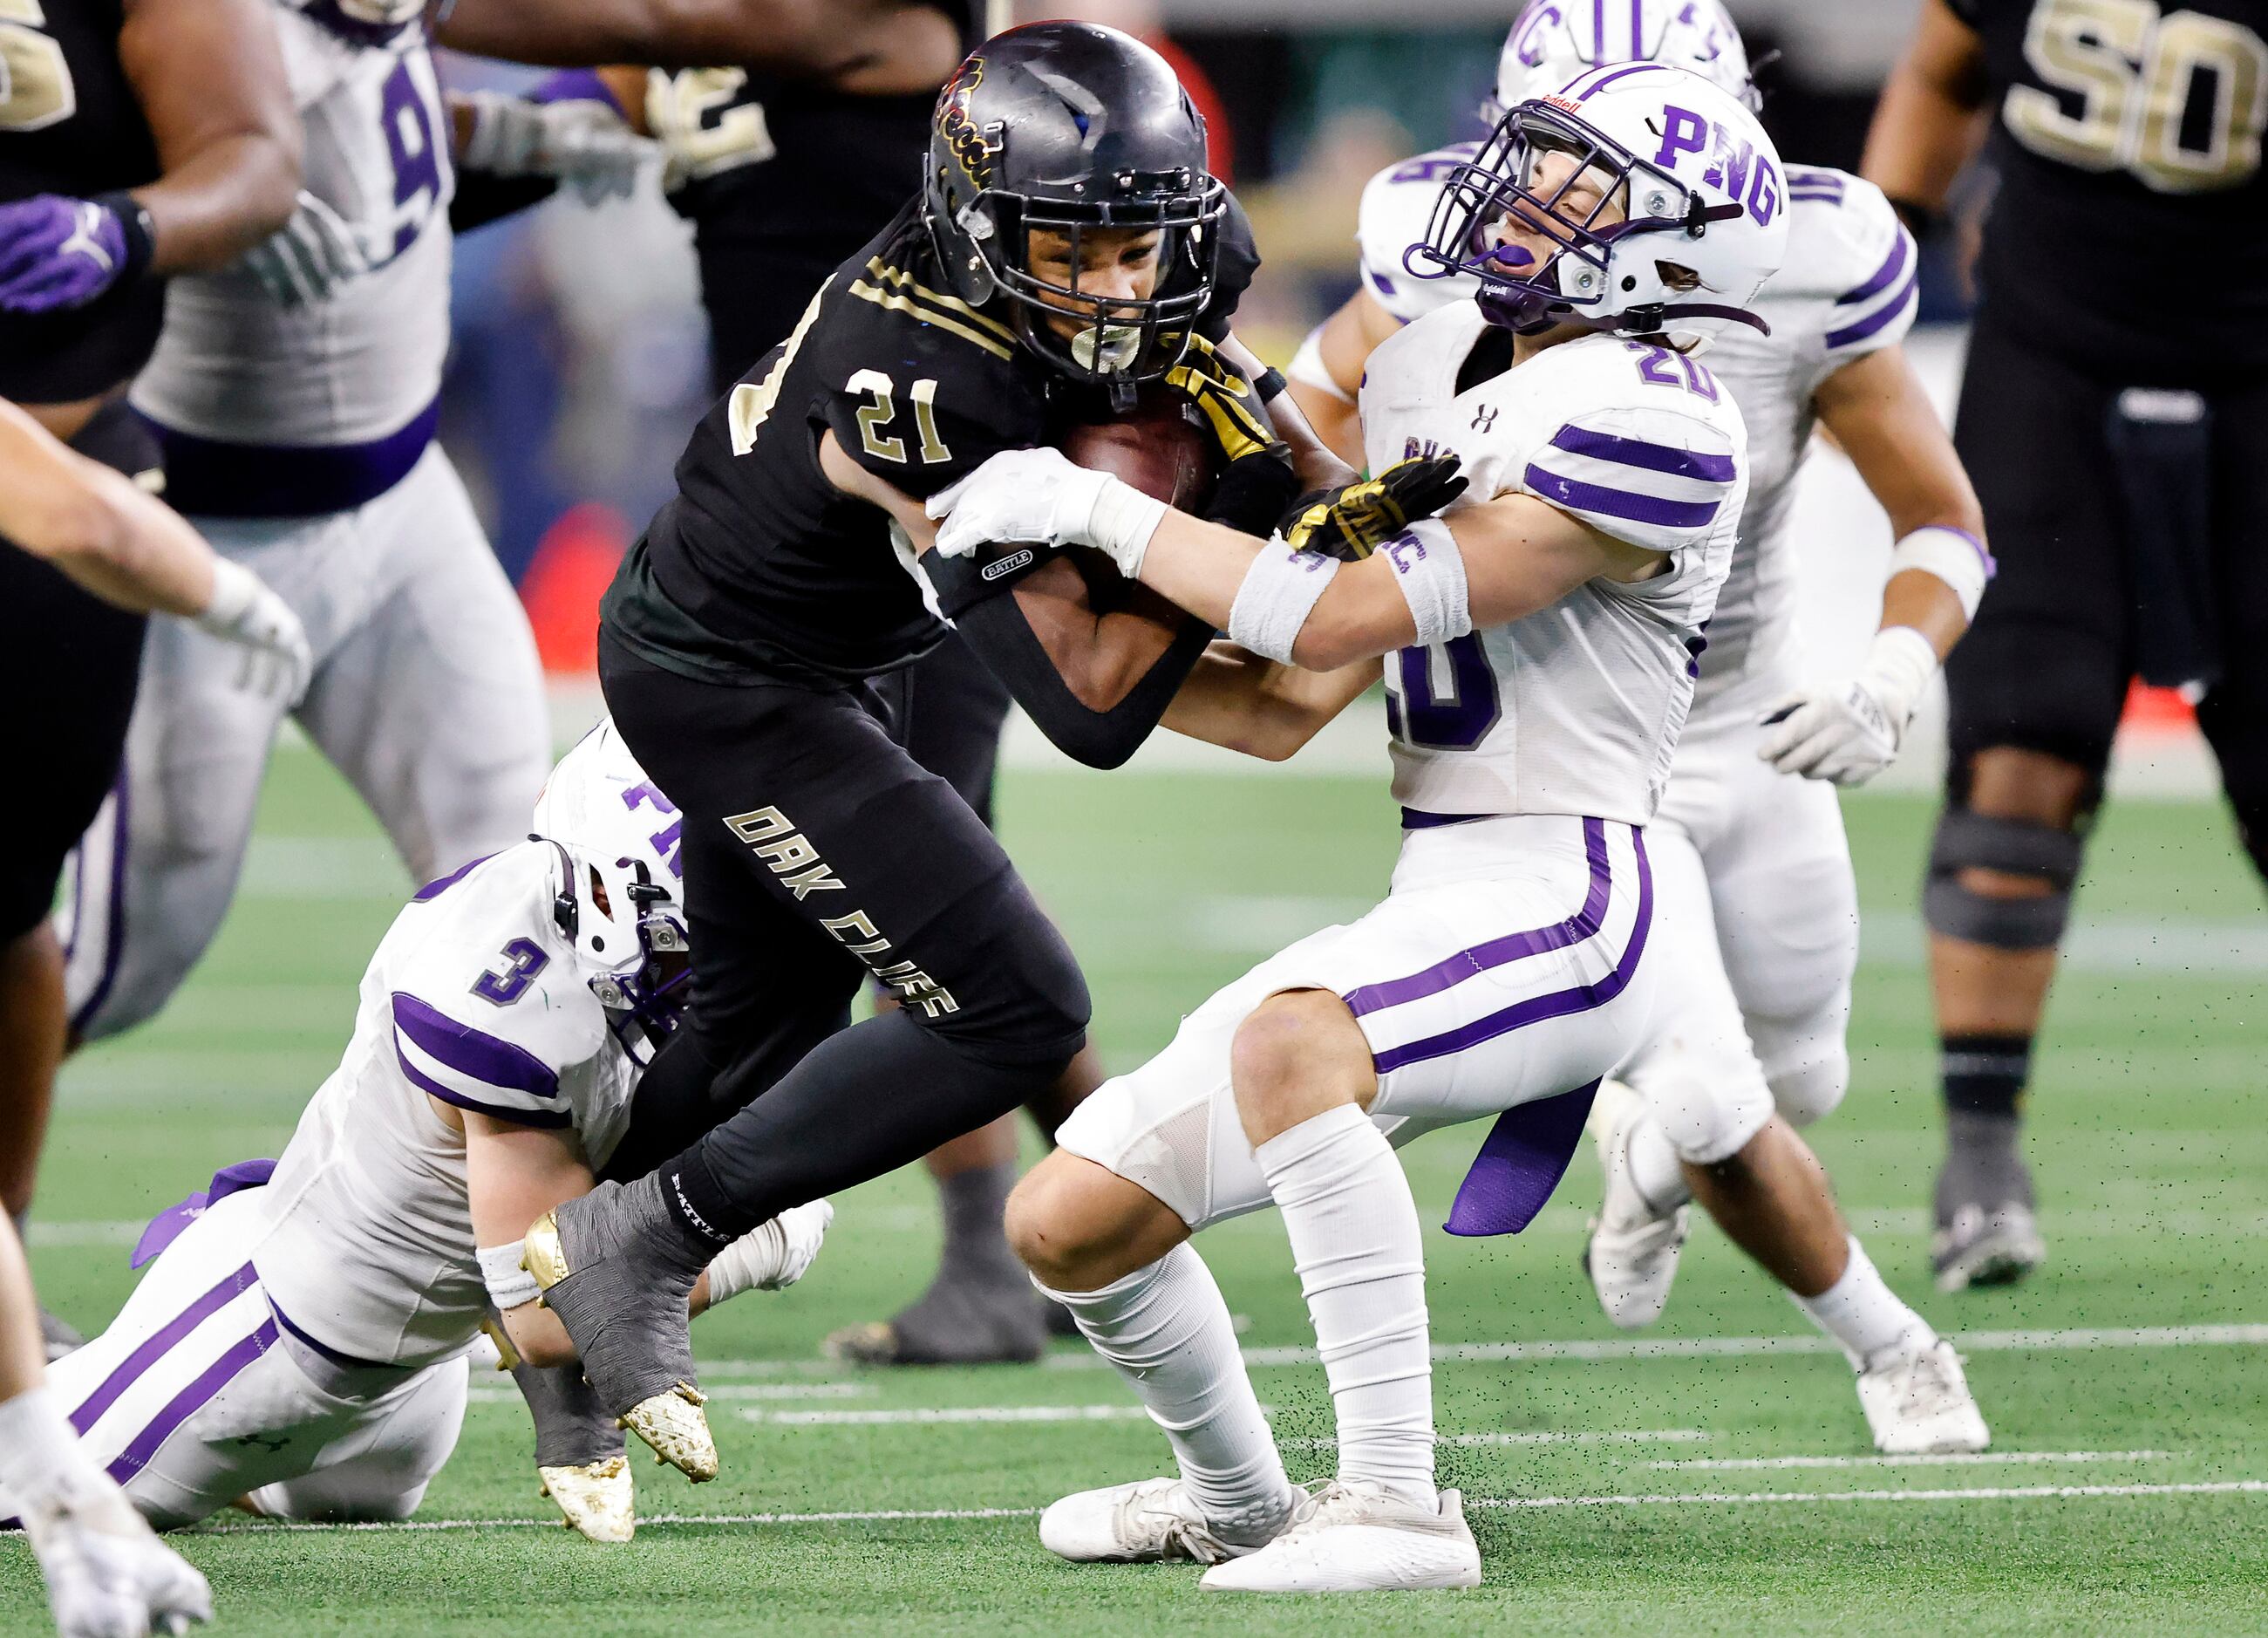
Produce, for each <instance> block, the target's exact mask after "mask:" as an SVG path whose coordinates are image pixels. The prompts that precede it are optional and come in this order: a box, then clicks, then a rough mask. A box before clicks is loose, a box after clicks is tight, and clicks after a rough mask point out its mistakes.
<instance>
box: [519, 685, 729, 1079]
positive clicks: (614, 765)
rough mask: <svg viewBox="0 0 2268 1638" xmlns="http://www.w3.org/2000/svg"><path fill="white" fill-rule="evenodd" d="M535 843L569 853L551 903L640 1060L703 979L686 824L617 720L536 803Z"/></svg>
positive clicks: (594, 735) (594, 988)
mask: <svg viewBox="0 0 2268 1638" xmlns="http://www.w3.org/2000/svg"><path fill="white" fill-rule="evenodd" d="M534 823H535V836H536V839H538V840H541V841H547V842H549V843H551V844H552V845H555V846H556V847H557V848H558V850H559V856H560V875H561V881H560V885H559V889H558V892H557V894H556V896H555V897H554V899H553V901H552V916H553V919H555V920H556V922H557V923H558V925H559V928H560V931H561V932H563V933H566V934H567V936H568V937H569V938H571V939H572V940H573V941H574V943H575V954H576V957H577V960H578V963H579V964H580V965H581V967H582V970H583V973H584V977H585V980H586V981H587V982H588V983H589V985H590V986H591V992H592V993H593V995H595V996H597V997H598V998H599V1000H600V1004H601V1005H603V1006H604V1007H606V1009H607V1014H608V1022H610V1023H612V1024H613V1026H614V1029H615V1034H616V1035H617V1036H618V1037H621V1039H622V1044H623V1045H624V1046H625V1047H626V1048H628V1049H629V1050H630V1054H631V1056H632V1057H633V1058H637V1059H640V1061H644V1058H643V1055H642V1049H644V1050H650V1049H652V1047H653V1046H655V1045H657V1044H659V1039H660V1037H663V1036H666V1035H667V1034H668V1033H669V1032H670V1031H671V1030H672V1029H675V1028H676V1027H677V1018H678V1015H679V1013H680V1012H681V1010H682V1009H683V1007H684V1005H685V1000H686V987H687V979H688V978H689V975H690V972H691V969H692V956H691V950H692V944H691V941H690V940H689V937H688V933H687V925H686V919H685V911H684V894H685V885H684V865H683V845H682V844H683V838H684V829H685V826H684V820H683V818H682V817H681V815H679V813H678V811H677V808H676V806H675V804H674V803H673V802H671V801H670V800H669V799H668V798H667V797H666V796H664V795H663V794H662V793H661V787H660V786H657V785H656V784H654V782H653V781H652V779H649V778H647V777H646V775H645V771H644V769H643V768H641V767H639V766H638V764H637V758H636V757H634V756H631V755H630V747H628V746H627V745H625V744H623V742H622V734H620V733H619V732H618V731H617V730H616V729H615V725H614V722H613V720H612V719H608V720H606V721H602V722H600V724H599V726H598V727H595V728H593V729H592V730H591V731H590V732H589V733H588V734H585V735H584V736H583V738H582V740H581V741H580V742H578V744H577V745H576V747H575V749H572V750H571V751H569V752H568V753H567V754H566V756H563V757H561V758H560V760H559V765H558V766H557V767H556V768H554V769H553V770H552V771H551V778H549V780H548V781H547V782H546V783H545V785H544V786H543V794H542V795H541V796H539V797H538V798H536V801H535V817H534Z"/></svg>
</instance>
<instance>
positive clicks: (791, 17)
mask: <svg viewBox="0 0 2268 1638" xmlns="http://www.w3.org/2000/svg"><path fill="white" fill-rule="evenodd" d="M436 37H437V38H438V39H439V41H441V43H442V44H444V45H446V46H450V47H453V48H456V49H458V50H460V51H470V52H474V53H477V54H478V55H482V56H493V57H504V58H508V59H510V60H512V61H513V62H519V63H541V64H544V65H547V66H550V67H558V68H580V67H591V68H595V67H600V66H602V65H604V64H608V63H652V64H655V65H656V66H659V67H665V68H750V69H761V70H766V71H768V72H772V73H778V74H787V75H792V76H795V77H799V78H806V79H811V80H815V81H818V82H820V83H822V84H827V85H835V86H836V87H838V88H840V89H843V90H846V91H851V92H860V93H863V94H868V95H885V94H889V93H892V92H904V93H912V92H921V91H925V90H929V89H932V88H933V87H935V86H937V85H940V84H942V83H943V82H944V80H945V77H946V76H947V75H948V74H950V73H951V72H952V71H953V68H954V64H955V63H958V62H959V61H960V60H961V41H960V38H959V35H958V34H957V33H955V31H954V27H953V25H952V24H951V22H950V21H949V20H947V18H946V17H945V15H944V14H943V13H942V12H940V11H934V10H932V9H931V8H930V7H929V6H927V5H919V4H916V5H908V4H903V0H458V4H457V5H456V6H455V8H454V9H453V11H450V12H449V14H448V16H447V18H446V20H445V21H443V22H442V23H441V25H440V26H439V27H438V30H437V31H436Z"/></svg>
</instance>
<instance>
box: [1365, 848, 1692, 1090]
mask: <svg viewBox="0 0 2268 1638" xmlns="http://www.w3.org/2000/svg"><path fill="white" fill-rule="evenodd" d="M1584 823H1585V824H1586V825H1589V824H1594V823H1597V822H1596V821H1595V820H1586V821H1585V822H1584ZM1631 846H1632V847H1633V849H1634V850H1635V851H1636V852H1637V854H1638V919H1637V920H1636V922H1635V923H1634V924H1633V925H1632V926H1631V941H1630V943H1629V945H1628V946H1627V947H1625V948H1624V950H1623V954H1622V959H1621V960H1620V961H1618V962H1616V963H1615V965H1614V968H1613V970H1611V971H1609V973H1608V974H1607V975H1606V976H1605V977H1604V978H1601V979H1599V980H1598V981H1597V982H1596V983H1595V984H1579V985H1573V986H1572V987H1571V988H1569V989H1565V990H1555V991H1553V992H1551V993H1550V994H1549V995H1535V996H1530V997H1529V998H1528V1000H1524V1001H1517V1002H1514V1003H1513V1005H1512V1006H1510V1007H1505V1008H1503V1009H1501V1010H1500V1011H1498V1012H1493V1013H1491V1014H1489V1015H1487V1016H1486V1017H1484V1018H1476V1019H1474V1020H1473V1021H1472V1022H1470V1023H1465V1024H1460V1025H1458V1026H1457V1028H1455V1029H1447V1030H1444V1031H1443V1032H1442V1033H1440V1035H1435V1036H1428V1037H1425V1039H1424V1040H1422V1041H1411V1042H1409V1043H1407V1044H1404V1045H1402V1046H1396V1047H1389V1048H1388V1049H1387V1050H1386V1051H1382V1052H1380V1053H1378V1054H1376V1055H1375V1057H1374V1058H1373V1064H1374V1065H1375V1066H1376V1068H1377V1071H1378V1073H1379V1074H1381V1075H1383V1074H1391V1073H1392V1072H1393V1071H1395V1070H1396V1069H1401V1068H1403V1067H1405V1066H1408V1065H1410V1064H1418V1063H1423V1062H1425V1060H1426V1059H1432V1058H1447V1057H1448V1056H1450V1055H1451V1054H1452V1053H1455V1052H1462V1051H1469V1050H1470V1049H1471V1048H1473V1047H1476V1046H1478V1045H1480V1044H1482V1043H1483V1042H1484V1041H1493V1040H1495V1039H1496V1038H1497V1037H1499V1036H1500V1035H1509V1034H1511V1033H1512V1031H1513V1030H1514V1029H1524V1028H1526V1027H1527V1026H1528V1025H1529V1024H1532V1023H1541V1022H1543V1021H1544V1020H1545V1019H1547V1018H1565V1017H1568V1016H1571V1015H1573V1014H1576V1013H1585V1012H1589V1011H1590V1010H1591V1009H1592V1008H1593V1007H1604V1006H1605V1005H1606V1004H1607V1003H1608V1002H1609V1001H1611V1000H1614V999H1615V997H1616V996H1617V995H1620V994H1621V993H1622V992H1624V990H1626V989H1628V988H1629V987H1630V981H1631V977H1632V976H1633V975H1634V974H1635V973H1636V972H1637V971H1638V961H1639V958H1640V957H1641V956H1644V955H1645V954H1646V933H1647V932H1648V930H1649V929H1650V928H1651V926H1653V868H1652V867H1650V866H1649V865H1648V864H1647V863H1646V837H1645V834H1644V833H1643V832H1641V831H1638V830H1633V831H1631ZM1561 925H1562V926H1565V925H1566V924H1565V923H1563V924H1561ZM1348 1005H1349V1006H1350V1007H1354V1004H1353V1002H1352V1001H1351V1000H1350V1001H1349V1002H1348ZM1362 1010H1363V1009H1362V1008H1361V1007H1354V1011H1355V1012H1356V1013H1357V1014H1359V1013H1361V1012H1362Z"/></svg>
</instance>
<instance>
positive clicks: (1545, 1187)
mask: <svg viewBox="0 0 2268 1638" xmlns="http://www.w3.org/2000/svg"><path fill="white" fill-rule="evenodd" d="M1598 1090H1599V1083H1598V1082H1597V1081H1592V1082H1591V1084H1590V1085H1588V1086H1587V1087H1577V1088H1575V1089H1574V1090H1573V1091H1572V1092H1562V1093H1560V1094H1559V1095H1558V1096H1557V1097H1547V1098H1539V1099H1537V1100H1536V1101H1535V1103H1522V1104H1520V1105H1519V1106H1518V1107H1516V1108H1513V1109H1508V1110H1505V1111H1504V1113H1503V1114H1501V1115H1499V1116H1498V1117H1497V1118H1496V1125H1494V1126H1492V1127H1491V1128H1490V1129H1489V1134H1488V1140H1487V1141H1486V1142H1484V1143H1483V1144H1482V1145H1481V1152H1480V1153H1479V1154H1478V1155H1475V1156H1473V1169H1471V1170H1470V1171H1469V1172H1467V1173H1466V1174H1465V1180H1464V1182H1463V1183H1462V1184H1460V1185H1459V1187H1458V1189H1457V1200H1456V1204H1455V1205H1454V1206H1450V1207H1449V1221H1447V1222H1446V1223H1443V1224H1442V1225H1441V1226H1442V1228H1446V1229H1447V1230H1448V1231H1449V1232H1450V1233H1451V1234H1461V1235H1471V1236H1482V1235H1491V1234H1518V1233H1519V1232H1520V1231H1521V1229H1523V1228H1527V1227H1528V1224H1530V1223H1532V1222H1534V1221H1535V1214H1536V1213H1538V1212H1540V1211H1542V1210H1543V1203H1544V1202H1545V1201H1546V1200H1548V1199H1550V1198H1551V1191H1552V1190H1554V1189H1556V1188H1557V1187H1558V1186H1559V1179H1560V1178H1562V1177H1565V1176H1566V1175H1567V1162H1570V1161H1572V1160H1573V1159H1574V1158H1575V1150H1576V1149H1577V1148H1578V1147H1580V1145H1581V1143H1582V1141H1583V1123H1584V1122H1585V1121H1587V1120H1588V1119H1589V1118H1591V1100H1592V1099H1593V1098H1594V1097H1595V1096H1597V1095H1598Z"/></svg>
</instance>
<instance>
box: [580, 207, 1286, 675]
mask: <svg viewBox="0 0 2268 1638" xmlns="http://www.w3.org/2000/svg"><path fill="white" fill-rule="evenodd" d="M1258 262H1259V258H1258V256H1257V255H1256V254H1255V253H1254V251H1253V248H1252V237H1251V230H1250V227H1249V225H1248V224H1247V223H1246V221H1245V219H1244V217H1243V214H1242V212H1241V210H1236V209H1234V208H1233V207H1232V209H1231V212H1230V217H1229V219H1228V221H1227V223H1226V226H1225V229H1224V232H1223V237H1222V246H1221V255H1220V265H1219V275H1218V283H1217V285H1216V289H1215V293H1214V296H1213V300H1212V305H1211V307H1209V308H1208V309H1207V312H1206V315H1205V317H1204V319H1203V320H1202V321H1200V322H1199V324H1198V327H1197V328H1199V329H1200V330H1201V331H1203V332H1204V333H1205V334H1206V335H1208V336H1212V337H1213V338H1215V339H1219V337H1220V336H1225V335H1226V333H1227V329H1228V322H1229V318H1230V315H1231V314H1233V312H1234V310H1235V306H1236V303H1237V300H1238V299H1239V298H1240V297H1241V295H1242V293H1243V291H1244V289H1245V287H1246V286H1247V285H1248V284H1249V283H1250V282H1251V277H1252V274H1253V271H1254V269H1256V267H1257V266H1258ZM949 288H950V287H949V285H948V284H947V283H946V279H945V277H944V276H943V274H942V272H941V271H940V270H939V267H938V265H937V258H936V254H935V252H934V249H933V247H932V244H931V240H930V236H929V233H928V232H927V230H926V229H925V228H924V226H923V225H922V221H921V216H920V212H919V210H918V208H917V202H909V203H908V204H907V205H906V207H905V209H903V210H901V211H900V212H899V213H898V216H897V218H895V220H894V221H893V222H892V223H891V224H890V225H889V226H888V227H887V228H886V229H885V230H884V231H883V232H882V233H881V234H880V236H879V237H878V238H876V239H875V240H873V242H872V243H870V244H869V245H867V246H866V247H865V248H863V249H861V250H860V251H858V253H857V254H856V255H853V256H852V257H851V259H850V260H849V261H848V262H844V263H843V265H842V267H840V268H839V269H836V273H835V276H834V277H832V278H830V279H829V280H828V282H827V284H825V285H824V286H823V287H821V290H820V291H819V293H818V295H817V296H816V297H814V299H812V301H811V303H810V305H809V306H806V308H805V309H804V311H803V314H802V317H801V318H800V319H799V321H797V324H796V327H795V330H794V333H793V334H792V335H791V336H789V337H788V338H787V340H786V341H785V342H784V343H781V344H780V345H779V346H777V347H776V348H774V349H773V350H771V351H770V352H769V353H767V354H766V355H765V356H764V357H763V358H760V359H759V360H757V362H756V364H755V366H754V367H753V368H751V369H750V370H749V371H748V373H747V374H746V375H744V376H742V377H741V378H740V381H739V382H738V383H737V384H736V385H735V386H734V387H733V388H732V390H731V391H730V392H728V393H727V394H725V397H724V398H723V399H722V400H721V401H720V402H718V403H717V404H716V405H715V407H713V408H712V409H711V410H710V412H709V413H708V415H707V416H705V417H703V419H702V422H701V424H700V425H699V427H698V428H696V430H695V432H694V434H693V439H692V441H691V442H690V443H689V445H687V446H686V450H685V454H683V455H682V456H681V457H680V459H679V461H678V463H677V485H678V492H677V495H676V496H675V498H673V499H672V500H670V501H669V502H668V503H667V504H666V505H664V506H663V507H662V509H661V510H660V511H659V513H656V514H655V515H654V519H653V521H652V523H651V524H650V525H648V526H647V528H646V532H645V535H644V538H643V539H642V540H640V541H639V542H638V544H637V547H636V548H634V549H633V550H632V551H631V552H630V556H629V557H628V558H627V559H625V561H624V563H623V565H622V571H621V572H620V573H619V574H617V575H616V577H615V583H614V586H613V587H611V588H610V589H609V591H608V594H607V600H606V603H605V605H604V609H603V617H604V620H605V623H606V625H607V627H608V630H609V631H611V632H612V633H613V634H614V635H615V637H616V638H619V639H620V640H621V641H622V643H623V644H625V645H626V646H628V647H630V649H631V650H632V651H633V652H635V653H638V654H639V655H641V656H642V657H644V659H646V660H649V661H650V662H651V663H652V664H655V665H659V666H662V667H665V668H667V669H670V670H673V671H679V672H681V673H684V674H686V675H695V676H734V675H748V674H751V673H754V674H756V675H773V676H785V677H790V678H799V679H813V680H823V681H833V682H842V681H851V680H855V679H857V678H860V677H865V676H873V675H878V674H880V673H882V672H887V671H892V670H895V669H897V668H900V667H902V666H906V665H909V664H911V663H912V662H913V661H914V660H918V659H919V658H920V657H921V656H922V655H923V654H924V653H927V652H928V651H929V650H930V649H931V648H932V647H934V646H936V644H937V643H938V641H939V639H940V638H942V637H943V635H944V631H945V628H944V626H943V624H942V623H941V622H940V621H939V619H938V618H937V616H935V615H934V614H933V613H932V612H931V611H930V609H928V607H927V606H926V605H925V604H924V601H923V597H922V588H921V586H920V583H919V582H918V581H917V579H916V578H915V575H914V572H913V567H912V559H911V555H910V551H909V549H908V548H907V547H906V546H905V544H904V542H902V540H900V539H897V538H895V526H894V524H893V523H892V521H891V520H890V518H889V515H888V514H887V513H885V512H883V511H882V510H881V509H880V507H878V506H874V505H869V504H868V503H866V502H865V501H862V500H855V499H853V498H851V497H850V496H847V495H845V494H843V492H842V491H839V490H837V489H836V487H835V486H834V485H833V484H832V483H829V482H828V479H827V477H826V476H825V474H824V473H822V472H821V469H820V465H819V445H820V439H821V437H822V435H824V434H825V433H827V432H833V433H834V434H835V437H836V441H837V442H838V443H839V444H840V445H841V446H842V447H843V450H844V452H845V453H846V454H849V455H850V456H851V458H852V459H854V460H856V461H858V463H859V464H860V465H862V466H864V467H865V469H867V470H868V471H870V472H873V473H874V474H875V475H876V476H879V477H880V478H882V479H883V480H884V481H886V482H887V483H891V484H892V485H894V486H895V487H896V488H898V489H900V490H902V491H904V492H906V493H907V494H909V495H912V496H915V497H917V498H926V497H927V496H930V495H932V494H934V493H935V492H936V491H939V490H941V489H943V488H945V487H946V485H948V484H950V483H956V482H958V481H959V480H960V479H961V478H963V477H965V476H968V474H969V473H971V472H973V471H975V470H976V468H977V467H979V466H981V465H982V464H983V462H984V461H985V460H986V459H987V458H988V457H990V456H991V455H993V454H997V453H998V452H999V451H1001V450H1003V449H1027V448H1031V447H1033V446H1037V445H1041V444H1049V443H1054V442H1056V441H1057V439H1059V438H1060V437H1061V435H1062V433H1063V432H1064V430H1065V429H1066V428H1068V427H1069V426H1071V425H1072V424H1077V423H1080V422H1086V421H1094V420H1101V419H1102V418H1104V417H1105V416H1106V415H1107V413H1108V411H1107V409H1106V407H1105V405H1104V402H1103V400H1102V397H1101V394H1100V393H1099V392H1098V391H1096V390H1095V389H1094V388H1091V387H1081V386H1080V385H1079V384H1076V383H1074V382H1072V381H1071V380H1070V379H1069V378H1067V377H1065V376H1064V375H1061V374H1059V373H1057V372H1056V371H1054V370H1053V369H1051V368H1050V367H1049V365H1046V364H1045V363H1043V362H1042V360H1041V359H1039V358H1037V357H1035V355H1034V354H1033V353H1032V352H1031V351H1030V350H1028V349H1027V348H1026V347H1025V346H1023V345H1022V344H1021V343H1020V342H1019V341H1018V339H1017V336H1016V332H1015V331H1014V330H1013V328H1011V326H1010V324H1009V321H1008V320H1007V318H1006V317H1005V315H1004V314H1003V313H1002V312H1001V311H999V310H998V307H999V305H1000V304H997V303H996V304H992V305H990V306H982V307H980V306H971V305H969V304H968V303H967V302H965V301H961V300H960V299H957V298H955V297H954V296H952V295H950V294H949V293H947V291H949Z"/></svg>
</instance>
